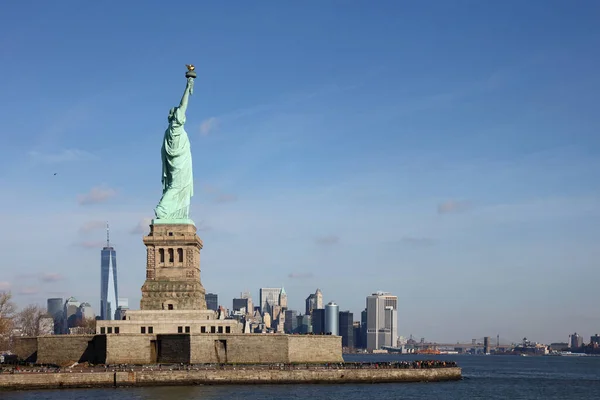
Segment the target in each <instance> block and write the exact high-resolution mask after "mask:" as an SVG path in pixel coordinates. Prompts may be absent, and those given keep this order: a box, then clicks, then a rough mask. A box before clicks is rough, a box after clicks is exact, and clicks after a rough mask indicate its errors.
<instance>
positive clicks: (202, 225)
mask: <svg viewBox="0 0 600 400" xmlns="http://www.w3.org/2000/svg"><path fill="white" fill-rule="evenodd" d="M212 229H213V228H212V226H210V225H207V224H206V221H200V222H198V223H197V224H196V230H198V231H201V232H208V231H212Z"/></svg>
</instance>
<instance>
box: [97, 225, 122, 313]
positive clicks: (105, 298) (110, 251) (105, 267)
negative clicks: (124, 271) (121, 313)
mask: <svg viewBox="0 0 600 400" xmlns="http://www.w3.org/2000/svg"><path fill="white" fill-rule="evenodd" d="M118 298H119V292H118V290H117V252H116V251H115V249H114V248H113V247H112V246H111V245H110V232H109V230H108V222H107V223H106V247H104V248H103V249H102V251H101V252H100V319H101V320H107V319H114V314H113V313H114V312H115V311H116V309H117V299H118Z"/></svg>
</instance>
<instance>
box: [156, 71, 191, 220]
mask: <svg viewBox="0 0 600 400" xmlns="http://www.w3.org/2000/svg"><path fill="white" fill-rule="evenodd" d="M187 68H188V72H187V73H186V75H185V76H186V78H187V84H186V86H185V91H184V92H183V97H182V98H181V103H180V104H179V106H178V107H173V108H171V110H170V111H169V126H168V128H167V130H166V131H165V136H164V139H163V144H162V148H161V152H160V153H161V158H162V186H163V192H162V197H161V199H160V202H159V203H158V205H157V206H156V209H155V210H154V213H155V214H156V219H155V222H159V223H160V222H164V223H168V222H175V221H173V220H187V219H188V216H189V212H190V200H191V198H192V196H193V195H194V176H193V171H192V152H191V149H190V141H189V139H188V135H187V133H186V131H185V129H184V127H183V126H184V125H185V111H186V109H187V105H188V99H189V97H190V95H191V94H192V93H193V90H194V79H195V78H196V72H195V71H194V66H193V65H187ZM157 220H158V221H157ZM160 220H163V221H160Z"/></svg>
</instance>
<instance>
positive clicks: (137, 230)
mask: <svg viewBox="0 0 600 400" xmlns="http://www.w3.org/2000/svg"><path fill="white" fill-rule="evenodd" d="M151 223H152V218H150V217H144V218H142V219H141V220H140V222H138V223H137V225H136V226H134V227H133V228H132V229H131V230H130V231H129V233H131V234H132V235H144V234H147V233H148V227H149V226H150V224H151Z"/></svg>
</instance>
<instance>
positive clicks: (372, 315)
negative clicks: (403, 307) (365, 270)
mask: <svg viewBox="0 0 600 400" xmlns="http://www.w3.org/2000/svg"><path fill="white" fill-rule="evenodd" d="M397 310H398V297H397V296H392V295H391V294H390V293H387V292H377V293H373V294H372V295H371V296H368V297H367V350H369V351H372V350H378V349H380V348H381V347H383V346H390V347H394V346H396V338H397V336H398V311H397Z"/></svg>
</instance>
